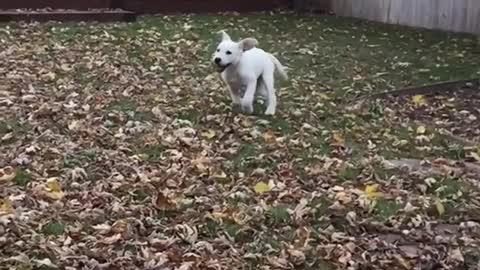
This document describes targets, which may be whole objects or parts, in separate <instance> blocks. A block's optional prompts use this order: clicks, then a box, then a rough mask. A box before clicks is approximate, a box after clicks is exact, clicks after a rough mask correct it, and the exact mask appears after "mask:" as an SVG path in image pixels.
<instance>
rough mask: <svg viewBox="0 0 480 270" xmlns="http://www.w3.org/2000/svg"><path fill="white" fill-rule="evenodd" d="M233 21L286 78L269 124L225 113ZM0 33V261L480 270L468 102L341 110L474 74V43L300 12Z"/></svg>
mask: <svg viewBox="0 0 480 270" xmlns="http://www.w3.org/2000/svg"><path fill="white" fill-rule="evenodd" d="M226 26H228V28H229V29H228V31H229V33H230V34H231V35H232V36H233V37H235V38H240V37H246V36H254V37H255V38H257V39H258V40H259V41H260V46H261V47H262V48H264V49H266V50H268V51H270V52H273V53H275V54H276V55H277V56H278V57H279V58H280V60H281V61H282V62H283V63H285V64H286V65H287V66H289V67H290V74H291V80H290V82H288V83H282V84H280V85H279V95H280V99H279V101H280V106H279V112H278V115H276V116H275V117H264V116H262V115H260V114H256V115H253V116H247V115H242V114H238V113H236V112H233V111H232V110H231V107H230V101H229V98H228V95H227V94H226V92H225V86H224V85H223V84H222V83H221V81H220V80H219V78H218V74H216V73H215V70H214V69H213V68H212V66H211V64H210V56H211V53H212V51H213V49H214V47H215V45H216V43H217V42H218V36H217V35H216V34H215V33H216V32H217V30H221V29H224V28H225V27H226ZM1 30H2V31H0V40H1V42H0V55H1V57H2V59H3V61H2V63H0V73H1V74H2V78H4V80H3V82H2V84H1V85H0V104H1V106H0V115H1V118H0V136H1V138H0V188H1V189H0V246H2V249H0V265H2V267H6V268H13V269H35V268H42V267H43V268H46V267H47V268H64V269H80V268H85V269H86V268H88V269H90V268H105V269H296V268H304V269H337V268H340V269H362V268H365V267H374V268H375V269H385V268H389V267H393V268H395V269H397V268H398V269H414V268H422V269H435V268H436V267H440V266H442V267H450V268H453V267H459V268H461V267H471V268H472V269H474V268H475V267H478V245H479V244H480V243H479V240H480V239H479V237H478V236H479V229H480V225H479V223H478V220H480V212H479V211H478V209H480V202H479V201H478V198H479V196H478V195H479V192H478V188H480V186H479V183H478V177H477V176H478V174H476V173H475V169H474V168H476V167H475V166H478V165H477V164H478V159H477V157H478V155H480V153H479V148H478V147H477V146H478V126H477V125H476V124H477V123H478V121H475V120H476V117H478V116H479V115H478V110H477V109H476V108H478V106H476V105H475V103H474V102H476V99H474V98H464V97H463V96H455V95H454V96H444V95H438V96H433V97H430V96H428V95H424V96H420V97H419V96H415V97H414V98H413V99H412V97H408V98H406V99H405V100H402V99H398V100H396V101H395V100H394V101H392V102H375V101H373V102H370V103H368V104H363V105H362V106H356V107H355V108H345V107H344V106H343V105H342V104H341V103H342V101H343V100H345V99H347V98H349V97H352V96H358V95H362V94H365V93H371V92H382V91H384V90H385V89H391V88H394V87H404V86H408V85H412V84H425V83H428V82H430V81H439V80H445V81H446V80H452V79H460V78H461V77H462V76H464V75H461V74H478V73H479V72H480V69H479V67H478V61H479V60H480V58H479V56H478V54H477V52H476V48H477V47H475V46H476V39H475V38H473V37H471V36H467V35H454V34H445V33H439V32H433V31H425V30H412V29H408V28H403V27H395V26H384V25H378V24H373V23H369V22H362V21H357V20H352V19H344V18H336V17H330V16H301V15H294V14H290V13H282V14H263V13H262V14H253V15H247V16H233V17H232V16H222V15H208V16H200V15H195V16H193V15H190V16H156V17H143V18H141V19H140V20H139V21H138V22H136V23H131V24H124V23H117V24H96V23H82V24H62V23H45V24H39V23H33V24H25V23H18V24H4V25H2V26H1ZM426 48H428V50H427V49H426ZM460 54H461V56H459V55H460ZM320 59H321V60H320ZM306 67H308V68H306ZM427 70H428V72H426V71H427ZM466 103H468V104H467V105H466ZM259 106H260V105H259ZM416 121H420V122H421V123H417V122H416ZM441 129H445V130H446V131H449V132H450V133H451V136H447V135H444V133H442V130H441ZM392 164H393V166H392ZM469 166H470V167H469ZM405 167H407V168H405ZM469 168H470V169H469ZM472 168H473V169H472Z"/></svg>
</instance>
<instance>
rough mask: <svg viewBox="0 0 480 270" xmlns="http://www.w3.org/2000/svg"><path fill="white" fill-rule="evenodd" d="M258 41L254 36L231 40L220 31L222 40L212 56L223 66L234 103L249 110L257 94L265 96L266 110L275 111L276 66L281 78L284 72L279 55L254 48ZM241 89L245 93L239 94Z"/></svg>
mask: <svg viewBox="0 0 480 270" xmlns="http://www.w3.org/2000/svg"><path fill="white" fill-rule="evenodd" d="M257 44H258V42H257V40H255V39H253V38H247V39H244V40H241V41H240V42H234V41H232V40H231V39H230V37H229V36H228V34H227V33H225V32H222V42H221V43H220V44H219V45H218V47H217V51H216V52H215V54H214V57H213V59H214V62H215V63H216V64H217V65H218V66H219V67H220V68H221V69H222V72H221V77H222V79H223V80H224V81H225V82H226V83H227V85H228V88H229V91H230V95H231V98H232V102H233V105H241V108H242V111H243V112H246V113H252V112H253V100H254V98H255V96H256V95H259V96H262V97H263V98H265V99H266V104H267V108H266V110H265V114H267V115H274V114H275V111H276V107H277V96H276V93H275V87H274V73H275V69H277V70H278V72H279V73H280V75H281V76H282V77H283V78H284V79H287V74H286V71H285V67H283V66H282V64H281V63H280V62H279V61H278V59H277V58H275V56H273V55H272V54H270V53H267V52H265V51H264V50H262V49H260V48H256V47H255V46H256V45H257ZM244 89H245V94H244V96H243V97H241V94H242V90H244Z"/></svg>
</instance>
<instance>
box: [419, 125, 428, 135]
mask: <svg viewBox="0 0 480 270" xmlns="http://www.w3.org/2000/svg"><path fill="white" fill-rule="evenodd" d="M426 131H427V129H426V128H425V127H424V126H418V127H417V134H425V132H426Z"/></svg>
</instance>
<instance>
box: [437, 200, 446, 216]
mask: <svg viewBox="0 0 480 270" xmlns="http://www.w3.org/2000/svg"><path fill="white" fill-rule="evenodd" d="M435 207H436V208H437V212H438V215H440V216H441V215H443V213H445V207H444V206H443V204H442V202H441V201H440V199H435Z"/></svg>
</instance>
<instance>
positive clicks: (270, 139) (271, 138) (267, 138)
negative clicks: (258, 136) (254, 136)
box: [262, 130, 276, 144]
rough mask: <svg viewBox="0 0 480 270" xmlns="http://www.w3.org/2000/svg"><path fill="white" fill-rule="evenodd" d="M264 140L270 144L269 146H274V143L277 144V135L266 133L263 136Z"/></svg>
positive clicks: (271, 132) (270, 132)
mask: <svg viewBox="0 0 480 270" xmlns="http://www.w3.org/2000/svg"><path fill="white" fill-rule="evenodd" d="M262 138H263V140H264V141H265V142H266V143H268V144H272V143H275V141H276V140H275V138H276V137H275V134H274V133H273V131H271V130H269V131H267V132H264V133H263V134H262Z"/></svg>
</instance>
